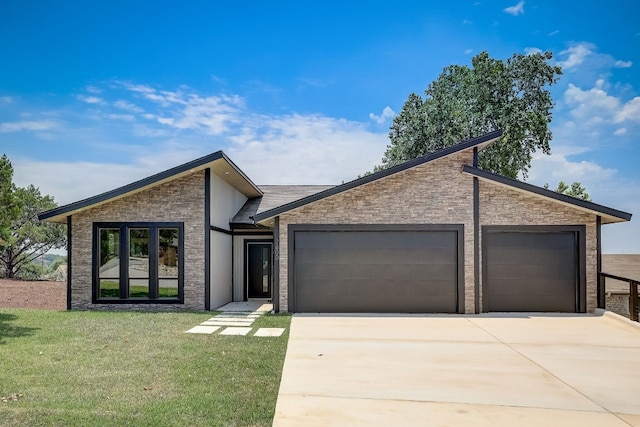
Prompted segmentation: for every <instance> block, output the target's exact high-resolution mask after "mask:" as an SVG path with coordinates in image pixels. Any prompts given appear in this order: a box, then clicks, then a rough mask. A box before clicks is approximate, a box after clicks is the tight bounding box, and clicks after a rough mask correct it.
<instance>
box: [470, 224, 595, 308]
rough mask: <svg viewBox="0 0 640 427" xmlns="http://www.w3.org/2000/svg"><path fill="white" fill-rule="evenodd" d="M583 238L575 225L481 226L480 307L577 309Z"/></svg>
mask: <svg viewBox="0 0 640 427" xmlns="http://www.w3.org/2000/svg"><path fill="white" fill-rule="evenodd" d="M583 238H584V232H583V231H582V229H581V228H579V227H544V226H538V227H536V226H531V227H523V228H520V229H518V228H516V227H505V228H503V227H485V228H484V233H483V311H487V312H488V311H523V312H527V311H531V312H576V311H583V309H582V308H581V306H582V305H583V303H581V302H580V300H581V299H584V298H583V294H584V293H583V292H580V288H581V287H580V277H581V267H580V266H581V262H580V258H581V257H580V252H581V247H583V246H584V245H583V244H582V245H581V244H580V241H581V239H583Z"/></svg>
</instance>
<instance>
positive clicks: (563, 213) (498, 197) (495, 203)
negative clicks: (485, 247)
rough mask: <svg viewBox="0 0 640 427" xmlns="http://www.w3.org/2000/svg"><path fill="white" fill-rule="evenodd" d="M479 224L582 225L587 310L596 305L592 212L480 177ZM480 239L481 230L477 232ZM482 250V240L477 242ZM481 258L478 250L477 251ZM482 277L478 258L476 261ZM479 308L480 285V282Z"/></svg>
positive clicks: (595, 263) (593, 217) (594, 220)
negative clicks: (583, 231) (583, 227)
mask: <svg viewBox="0 0 640 427" xmlns="http://www.w3.org/2000/svg"><path fill="white" fill-rule="evenodd" d="M480 225H481V226H484V225H586V273H587V277H586V282H587V283H586V284H587V295H586V296H587V312H592V311H593V310H595V308H596V306H597V301H596V298H597V288H596V284H597V275H598V272H597V260H596V257H597V253H596V248H597V246H596V216H595V215H594V214H589V213H587V212H582V211H579V210H577V209H575V208H571V207H568V206H566V207H565V206H563V205H561V204H559V203H555V202H551V201H547V200H543V199H541V198H539V197H532V196H529V195H527V194H525V193H521V192H519V191H515V190H511V189H509V188H505V187H501V186H497V185H493V184H489V183H486V182H482V181H480ZM480 239H482V234H481V235H480ZM480 250H481V251H482V242H480ZM480 260H482V253H481V254H480ZM480 281H482V262H481V263H480ZM480 292H481V295H480V306H481V308H480V311H482V286H480Z"/></svg>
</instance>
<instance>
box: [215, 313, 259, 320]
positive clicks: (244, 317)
mask: <svg viewBox="0 0 640 427" xmlns="http://www.w3.org/2000/svg"><path fill="white" fill-rule="evenodd" d="M216 317H234V318H235V317H238V318H242V319H247V318H253V319H257V318H258V317H260V315H259V314H251V313H223V314H218V315H217V316H215V317H214V319H215V318H216Z"/></svg>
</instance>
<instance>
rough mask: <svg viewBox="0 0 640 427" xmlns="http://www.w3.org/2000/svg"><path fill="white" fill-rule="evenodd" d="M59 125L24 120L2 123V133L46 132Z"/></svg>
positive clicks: (0, 130) (46, 121)
mask: <svg viewBox="0 0 640 427" xmlns="http://www.w3.org/2000/svg"><path fill="white" fill-rule="evenodd" d="M56 126H57V124H56V123H55V122H53V121H50V120H42V121H37V120H22V121H19V122H5V123H0V132H20V131H24V130H26V131H44V130H50V129H53V128H55V127H56Z"/></svg>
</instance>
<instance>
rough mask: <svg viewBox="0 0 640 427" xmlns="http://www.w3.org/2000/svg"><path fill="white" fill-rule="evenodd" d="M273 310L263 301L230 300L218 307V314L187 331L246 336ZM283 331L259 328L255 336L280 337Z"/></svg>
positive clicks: (190, 332)
mask: <svg viewBox="0 0 640 427" xmlns="http://www.w3.org/2000/svg"><path fill="white" fill-rule="evenodd" d="M271 310H273V305H272V304H267V303H263V302H261V301H245V302H230V303H228V304H225V305H223V306H222V307H218V308H217V309H216V311H218V312H219V313H218V314H217V315H215V316H213V317H212V318H210V319H207V320H205V321H204V322H201V323H200V324H199V325H197V326H194V327H193V328H191V329H189V330H188V331H185V332H186V333H188V334H207V335H211V334H213V333H214V332H217V331H218V330H219V331H220V332H219V334H220V335H232V336H245V335H248V334H249V333H251V331H253V322H254V321H255V320H256V319H257V318H258V317H260V316H262V315H263V314H265V313H268V312H270V311H271ZM221 328H223V329H221ZM283 333H284V328H259V329H258V330H257V331H256V332H255V333H254V334H253V336H254V337H279V336H281V335H282V334H283Z"/></svg>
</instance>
